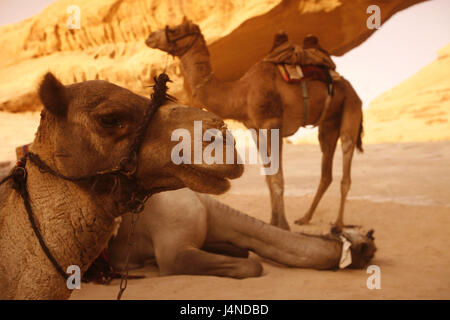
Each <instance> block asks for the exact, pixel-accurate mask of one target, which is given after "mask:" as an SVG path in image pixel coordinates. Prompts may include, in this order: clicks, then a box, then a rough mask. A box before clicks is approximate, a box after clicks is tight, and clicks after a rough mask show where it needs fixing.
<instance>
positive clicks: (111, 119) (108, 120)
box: [99, 114, 122, 128]
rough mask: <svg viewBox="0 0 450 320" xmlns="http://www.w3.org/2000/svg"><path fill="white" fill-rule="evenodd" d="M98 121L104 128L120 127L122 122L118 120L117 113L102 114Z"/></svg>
mask: <svg viewBox="0 0 450 320" xmlns="http://www.w3.org/2000/svg"><path fill="white" fill-rule="evenodd" d="M99 122H100V125H101V126H102V127H105V128H116V127H122V123H121V121H120V118H119V117H118V116H117V115H114V114H108V115H104V116H100V117H99Z"/></svg>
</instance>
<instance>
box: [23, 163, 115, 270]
mask: <svg viewBox="0 0 450 320" xmlns="http://www.w3.org/2000/svg"><path fill="white" fill-rule="evenodd" d="M26 169H27V172H28V178H27V188H28V192H29V196H30V203H31V207H32V210H33V214H34V217H35V220H36V222H37V224H38V226H39V229H40V232H41V234H42V237H43V239H44V241H45V243H46V245H47V247H48V248H49V249H50V251H51V253H52V254H53V256H54V257H55V259H56V260H57V261H58V263H59V265H60V266H61V267H62V268H63V270H66V268H67V267H68V266H69V265H77V266H79V267H80V269H81V272H82V273H83V272H85V271H86V270H87V268H88V267H89V265H90V263H91V262H92V261H93V260H94V259H95V258H96V257H97V256H98V255H99V254H100V252H101V250H103V249H104V247H105V246H106V244H107V241H108V240H109V238H110V236H111V234H112V232H113V229H114V218H115V214H114V213H116V211H117V210H115V208H114V204H113V203H112V201H111V200H108V199H107V198H106V197H104V196H103V197H102V196H98V198H95V197H96V196H92V195H91V194H90V192H89V191H86V190H84V189H83V188H81V187H80V186H78V185H77V184H75V183H73V182H70V181H66V180H63V179H61V178H57V177H55V176H53V175H51V174H49V173H42V172H40V171H39V168H37V167H36V166H35V165H34V164H32V163H30V162H28V163H27V165H26ZM117 214H118V213H117Z"/></svg>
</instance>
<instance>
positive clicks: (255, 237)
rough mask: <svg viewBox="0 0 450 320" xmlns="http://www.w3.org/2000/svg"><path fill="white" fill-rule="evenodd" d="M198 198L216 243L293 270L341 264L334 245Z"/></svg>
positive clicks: (203, 198)
mask: <svg viewBox="0 0 450 320" xmlns="http://www.w3.org/2000/svg"><path fill="white" fill-rule="evenodd" d="M197 195H198V197H199V198H200V200H201V201H202V203H203V204H204V205H205V207H206V208H207V210H208V223H209V232H210V236H211V237H212V238H213V239H214V240H215V241H218V242H225V243H231V244H233V245H235V246H237V247H239V248H243V249H247V250H250V251H253V252H255V253H256V254H258V255H259V256H261V257H263V258H266V259H270V260H272V261H275V262H278V263H281V264H284V265H287V266H291V267H300V268H314V269H332V268H335V267H336V266H337V264H338V261H339V257H340V249H338V250H336V245H338V244H336V242H334V241H330V240H326V239H322V238H320V237H316V236H307V235H302V234H298V233H294V232H290V231H286V230H282V229H280V228H277V227H274V226H272V225H270V224H267V223H264V222H263V221H261V220H258V219H255V218H253V217H250V216H248V215H246V214H245V213H243V212H240V211H239V210H236V209H233V208H231V207H229V206H227V205H225V204H223V203H221V202H219V201H217V200H215V199H213V198H212V197H210V196H208V195H203V194H197ZM338 246H339V245H338ZM337 251H339V252H338V254H337V255H336V253H337Z"/></svg>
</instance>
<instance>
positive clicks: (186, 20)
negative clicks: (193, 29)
mask: <svg viewBox="0 0 450 320" xmlns="http://www.w3.org/2000/svg"><path fill="white" fill-rule="evenodd" d="M188 21H189V19H188V18H187V17H186V15H184V16H183V23H185V22H188Z"/></svg>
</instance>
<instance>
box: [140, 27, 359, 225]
mask: <svg viewBox="0 0 450 320" xmlns="http://www.w3.org/2000/svg"><path fill="white" fill-rule="evenodd" d="M146 44H147V46H149V47H150V48H155V49H160V50H162V51H165V52H168V53H169V54H171V55H173V56H177V57H179V58H180V60H181V66H182V71H183V74H184V77H185V88H186V89H187V91H188V93H189V94H190V96H191V104H192V105H193V106H195V107H204V108H207V109H208V110H209V111H212V112H214V113H216V114H217V115H219V116H221V117H222V118H224V119H234V120H237V121H240V122H242V123H243V124H244V125H245V126H246V127H247V128H252V129H279V130H280V134H279V137H278V140H279V141H278V145H279V150H278V154H279V170H278V172H277V173H276V174H273V175H266V182H267V184H268V186H269V190H270V197H271V204H272V216H271V224H273V225H275V226H278V227H280V228H284V229H289V225H288V222H287V220H286V217H285V212H284V211H285V209H284V199H283V194H284V180H283V170H282V161H281V159H282V144H283V139H282V138H283V137H287V136H290V135H292V134H294V133H295V132H296V131H297V130H298V128H299V127H300V126H301V125H313V124H316V123H317V122H318V120H319V119H320V118H321V115H322V112H323V110H324V107H325V101H326V99H327V96H328V89H327V86H326V85H325V83H323V82H321V81H308V82H307V83H306V86H307V91H308V96H309V99H308V104H309V107H308V109H309V110H308V113H307V118H305V117H304V114H303V113H304V106H303V94H302V88H301V86H300V85H299V84H290V83H286V82H285V81H284V80H283V78H282V76H281V75H280V73H279V71H278V69H277V66H276V65H274V64H273V63H268V62H264V61H260V62H258V63H256V64H255V65H253V66H252V67H251V68H250V69H249V70H248V71H247V72H246V73H245V74H244V75H243V76H242V77H241V78H240V79H238V80H236V81H229V82H224V81H221V80H220V79H218V78H217V77H216V76H215V75H214V72H213V70H212V68H211V64H210V58H209V52H208V48H207V46H206V43H205V40H204V38H203V35H202V34H201V31H200V28H199V27H198V26H197V25H196V24H194V23H192V22H191V21H188V20H185V21H183V23H181V24H180V25H178V26H176V27H174V28H169V27H166V28H165V29H164V30H159V31H155V32H152V33H151V34H150V35H149V37H148V38H147V40H146ZM236 50H239V48H236ZM268 131H269V134H268V137H267V138H268V139H267V141H268V146H267V150H271V147H270V141H271V140H272V139H271V135H270V130H268ZM361 134H362V103H361V100H360V99H359V97H358V95H357V94H356V92H355V90H354V89H353V87H352V86H351V84H350V83H349V82H348V81H347V80H345V79H343V78H342V80H340V81H336V82H335V83H334V95H333V96H332V98H331V104H330V105H329V107H328V109H327V111H326V113H325V114H324V117H323V118H322V121H321V122H320V124H319V142H320V147H321V150H322V153H323V155H322V174H321V179H320V184H319V187H318V189H317V192H316V195H315V197H314V200H313V202H312V204H311V207H310V208H309V210H308V211H307V213H306V214H305V215H304V216H303V217H302V218H301V219H298V220H297V221H296V223H298V224H305V223H308V222H309V221H310V219H311V218H312V215H313V213H314V210H315V209H316V207H317V205H318V203H319V201H320V199H321V198H322V196H323V194H324V193H325V191H326V190H327V188H328V187H329V185H330V184H331V181H332V162H333V155H334V152H335V149H336V144H337V140H338V138H340V139H341V145H342V152H343V176H342V181H341V203H340V207H339V214H338V217H337V219H336V222H335V225H336V227H338V228H342V227H343V226H344V223H343V213H344V205H345V200H346V198H347V193H348V191H349V189H350V183H351V180H350V169H351V163H352V157H353V152H354V149H355V147H357V148H358V149H359V150H360V151H362V142H361ZM257 146H259V143H257Z"/></svg>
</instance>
